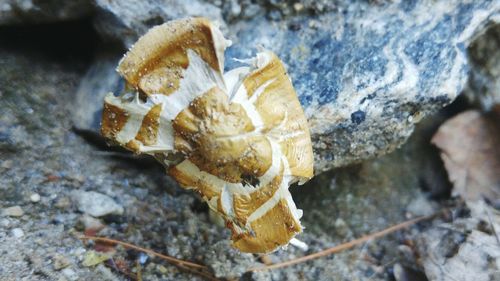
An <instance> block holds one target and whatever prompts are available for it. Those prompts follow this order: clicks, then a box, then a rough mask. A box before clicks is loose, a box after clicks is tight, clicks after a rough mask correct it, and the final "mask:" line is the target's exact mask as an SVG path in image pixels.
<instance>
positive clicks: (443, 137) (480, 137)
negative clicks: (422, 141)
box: [431, 110, 500, 205]
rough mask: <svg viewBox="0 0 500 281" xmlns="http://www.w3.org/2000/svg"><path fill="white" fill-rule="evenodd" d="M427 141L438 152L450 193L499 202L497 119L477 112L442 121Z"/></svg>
mask: <svg viewBox="0 0 500 281" xmlns="http://www.w3.org/2000/svg"><path fill="white" fill-rule="evenodd" d="M431 142H432V143H433V144H435V145H436V146H437V147H438V148H439V149H440V150H441V158H442V159H443V161H444V165H445V168H446V170H447V171H448V176H449V178H450V181H451V182H452V183H453V186H454V189H453V193H454V194H456V195H460V196H462V197H463V198H464V199H465V200H472V201H475V200H478V199H480V198H486V199H488V200H490V201H492V202H495V205H497V203H500V119H498V117H494V116H487V115H485V114H483V113H481V112H479V111H477V110H469V111H465V112H463V113H461V114H459V115H457V116H455V117H453V118H451V119H450V120H448V121H446V122H445V123H444V124H443V125H441V127H440V128H439V130H438V131H437V132H436V134H435V135H434V137H433V138H432V140H431Z"/></svg>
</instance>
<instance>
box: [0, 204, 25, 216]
mask: <svg viewBox="0 0 500 281" xmlns="http://www.w3.org/2000/svg"><path fill="white" fill-rule="evenodd" d="M3 215H4V216H9V217H21V216H22V215H24V211H23V209H22V208H21V207H20V206H12V207H8V208H5V209H3Z"/></svg>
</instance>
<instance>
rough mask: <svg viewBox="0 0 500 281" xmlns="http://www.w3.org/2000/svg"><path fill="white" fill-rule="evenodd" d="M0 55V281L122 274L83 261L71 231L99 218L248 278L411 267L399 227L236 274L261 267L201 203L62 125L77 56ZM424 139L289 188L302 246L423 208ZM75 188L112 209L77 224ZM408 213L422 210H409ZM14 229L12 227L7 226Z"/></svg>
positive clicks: (113, 229) (177, 275)
mask: <svg viewBox="0 0 500 281" xmlns="http://www.w3.org/2000/svg"><path fill="white" fill-rule="evenodd" d="M0 54H1V55H0V66H1V67H0V85H7V86H6V87H5V86H4V87H3V88H2V89H1V91H2V96H1V98H0V106H1V107H2V108H4V109H6V111H4V114H3V115H1V116H0V129H1V130H0V132H1V134H0V137H1V141H0V153H1V155H2V157H1V158H0V206H20V207H21V208H22V209H23V210H24V215H23V216H22V217H0V226H1V227H0V253H8V254H2V255H0V264H2V266H1V267H0V279H1V280H10V279H11V278H12V277H13V276H15V277H16V278H18V279H23V278H24V279H27V280H46V279H49V280H59V279H60V278H66V279H70V280H103V279H106V278H114V279H116V280H125V279H126V277H125V275H124V274H122V273H119V272H117V271H116V270H114V269H113V266H112V264H111V263H108V264H107V265H106V266H104V265H103V264H100V265H97V266H89V267H86V266H84V264H83V260H84V259H85V257H86V256H87V254H88V253H89V252H90V251H91V250H92V249H93V247H92V244H90V245H85V244H84V243H82V242H81V241H80V240H79V239H78V236H80V235H82V233H83V231H85V230H87V231H96V230H98V229H101V228H102V227H104V228H102V229H101V230H99V231H98V232H97V233H96V234H98V235H102V236H106V237H111V238H117V239H120V240H124V241H128V242H131V243H134V244H136V245H140V246H143V247H147V248H152V249H155V250H157V251H159V252H162V253H165V254H168V255H171V256H174V257H177V258H182V259H187V260H191V261H195V262H199V263H203V264H206V265H207V266H209V267H210V268H211V269H212V270H213V272H214V274H215V275H217V276H219V277H234V278H239V277H241V276H242V274H243V277H241V278H248V279H243V280H283V279H292V280H294V279H295V278H296V277H297V276H303V278H304V279H309V280H311V279H317V278H319V276H321V279H322V280H352V278H357V279H365V278H371V280H384V279H387V278H391V276H392V273H391V267H392V264H391V263H392V262H393V261H394V260H397V261H399V262H400V263H401V264H405V265H406V266H415V265H414V264H412V263H411V256H412V253H411V251H410V253H409V255H408V256H409V257H410V258H407V257H402V255H401V253H400V250H398V245H400V244H401V243H402V242H401V241H406V240H407V239H411V237H412V233H411V232H404V233H400V234H399V235H393V236H389V237H388V238H386V239H383V240H379V241H374V242H370V243H368V244H367V245H365V246H364V247H361V248H357V249H353V250H351V251H346V252H343V253H341V254H338V255H335V256H330V257H326V258H323V259H318V260H315V261H312V262H308V263H303V264H300V265H297V266H294V267H290V268H285V269H282V270H274V271H271V272H260V273H245V271H246V270H247V269H248V268H249V267H255V266H261V265H262V263H261V261H260V259H259V258H258V257H257V256H253V255H248V254H242V253H239V252H238V251H235V250H234V249H232V248H230V245H229V243H228V240H229V235H230V233H229V231H227V230H225V229H224V228H223V227H221V226H218V225H216V224H214V223H213V222H212V221H211V220H210V218H209V213H208V210H207V208H206V205H205V204H204V203H203V202H202V201H201V199H199V198H197V197H196V195H195V194H194V193H192V192H189V191H185V190H183V189H181V188H179V187H178V186H177V185H176V184H175V183H174V182H173V181H172V180H171V179H170V178H168V177H167V176H165V173H164V171H163V169H162V168H161V167H160V166H159V165H157V164H156V163H155V162H153V161H144V159H142V160H141V159H134V161H130V159H128V158H130V157H128V158H123V155H122V154H116V153H114V152H109V151H104V150H101V148H99V147H95V146H92V145H90V144H88V143H87V142H86V141H84V140H83V139H82V138H80V137H79V136H78V135H77V134H75V132H74V131H72V130H71V121H70V118H67V116H69V115H71V114H72V112H73V106H78V105H75V103H74V100H75V95H76V89H77V83H78V80H79V79H80V78H81V77H82V76H83V75H84V73H83V71H82V68H81V67H79V66H78V65H79V63H78V62H72V63H68V64H66V63H62V62H57V61H52V60H50V59H47V58H45V57H44V56H39V55H33V54H29V53H24V52H22V53H20V52H18V51H10V50H2V49H0ZM47 112H51V113H52V114H47ZM429 138H430V136H428V134H422V135H417V136H415V138H414V139H413V140H412V141H410V142H409V143H408V144H407V145H405V146H404V147H403V149H402V150H399V151H397V152H396V153H393V154H390V155H387V156H385V157H382V158H380V159H377V160H373V161H368V162H365V163H363V164H360V165H357V166H354V167H351V168H343V169H341V170H339V171H336V172H335V173H325V174H323V175H321V176H320V177H318V178H317V179H315V180H314V181H313V182H312V183H310V184H308V185H305V186H301V187H293V188H292V192H293V193H294V194H293V195H294V198H295V199H296V202H297V204H298V207H300V208H302V209H304V219H303V224H304V226H305V228H306V229H305V232H304V233H303V234H301V235H300V237H299V238H300V239H301V240H303V241H305V242H306V243H308V245H309V250H308V251H307V252H306V253H312V252H315V251H318V250H321V249H324V248H327V247H330V246H333V245H335V244H338V243H341V242H345V241H348V240H350V239H352V238H354V237H358V236H361V235H363V234H365V233H368V232H372V231H375V230H379V229H383V228H385V227H387V226H389V225H391V224H394V223H397V222H400V221H403V220H405V219H406V218H407V216H412V214H411V213H409V210H408V208H407V206H410V205H418V206H421V208H429V206H431V207H432V208H435V204H436V203H435V202H431V203H430V205H429V204H418V201H419V200H421V198H422V197H426V193H424V192H422V191H421V184H422V182H424V183H429V182H432V183H434V184H436V185H439V181H438V180H436V178H437V179H440V178H441V179H442V178H445V177H444V176H443V175H441V176H436V175H435V173H434V171H436V170H437V169H436V166H435V165H436V164H437V165H438V166H439V162H435V161H434V160H433V159H432V158H429V157H428V155H429V153H431V152H432V151H433V150H432V147H430V146H429V144H428V139H429ZM436 157H437V158H436V159H439V158H438V156H437V154H436ZM415 171H419V172H418V173H416V172H415ZM436 189H439V188H436ZM75 190H77V191H84V192H91V191H92V192H99V193H101V194H105V195H107V196H110V197H113V198H114V199H115V200H116V202H117V203H118V204H120V205H121V206H123V208H124V213H123V214H122V215H108V216H104V217H102V218H101V219H100V220H99V221H91V222H89V220H88V218H86V215H85V214H82V213H81V212H80V211H78V206H77V205H76V204H72V201H71V198H72V194H73V192H74V191H75ZM33 193H37V194H39V195H40V201H38V202H36V203H34V202H32V201H31V200H30V197H31V195H32V194H33ZM419 198H420V199H419ZM417 199H418V200H417ZM413 201H417V203H412V202H413ZM421 208H420V209H421ZM415 210H416V211H415ZM412 211H413V212H417V213H418V212H424V211H428V210H419V208H418V207H412ZM21 231H22V233H23V234H24V235H19V234H20V233H21ZM407 235H408V236H407ZM304 254H305V253H304V252H303V251H302V250H300V249H298V248H295V247H292V246H289V247H288V248H287V249H285V250H280V251H278V252H276V253H274V254H272V255H271V256H270V257H269V258H270V259H271V260H273V261H280V260H288V259H291V258H294V257H298V256H301V255H304ZM137 256H138V254H137V253H135V252H133V251H132V252H131V251H125V250H123V249H121V248H118V251H117V253H116V254H115V255H114V256H113V258H114V260H115V261H122V262H124V263H128V264H129V266H130V267H131V268H132V269H133V268H134V266H135V264H136V263H135V257H137ZM61 260H63V261H64V266H65V267H64V268H62V266H61ZM386 264H387V266H386ZM416 270H419V269H418V268H417V269H416ZM244 273H245V274H244ZM142 274H143V275H142V277H143V280H193V279H196V278H197V277H196V276H193V275H189V274H188V273H186V272H183V271H180V270H178V269H177V268H175V267H172V266H170V265H168V264H166V263H164V262H162V261H160V260H158V259H148V260H147V261H146V262H144V264H143V265H142ZM110 276H111V277H110Z"/></svg>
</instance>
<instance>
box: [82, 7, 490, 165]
mask: <svg viewBox="0 0 500 281" xmlns="http://www.w3.org/2000/svg"><path fill="white" fill-rule="evenodd" d="M101 2H102V1H97V3H98V5H99V7H100V9H101V16H98V17H97V21H98V22H99V21H100V20H103V21H104V20H110V19H113V20H112V21H113V23H110V24H99V23H97V26H98V27H99V30H101V33H102V34H103V35H104V36H108V37H113V38H119V39H120V40H121V42H123V44H124V45H125V46H130V44H131V43H132V42H133V41H134V40H135V39H136V38H137V37H138V36H139V35H141V34H143V33H144V32H145V31H146V30H147V28H148V27H150V26H151V25H154V24H159V23H162V22H164V21H166V20H168V19H171V18H175V17H179V16H189V15H193V14H197V15H202V16H208V17H210V18H214V17H215V18H217V17H218V15H219V14H218V11H217V9H218V8H217V9H215V10H214V9H213V8H208V7H210V6H209V4H203V5H202V4H200V3H201V2H199V1H187V2H185V3H195V4H194V6H189V9H188V8H187V5H188V4H182V5H181V6H180V8H179V10H181V11H182V10H186V11H187V10H189V12H186V13H182V14H181V13H178V12H169V11H175V10H176V8H178V7H179V5H180V4H179V3H180V1H179V2H178V1H172V2H170V6H166V5H165V4H166V2H165V1H159V0H155V1H153V0H150V1H146V2H144V4H139V3H143V2H137V3H136V2H134V3H133V4H132V2H131V1H114V2H111V3H108V2H104V3H101ZM213 2H214V3H215V2H216V1H213ZM233 2H234V1H233ZM247 2H248V1H237V2H235V4H234V5H239V6H241V7H244V6H245V5H247V4H248V3H247ZM322 2H323V1H321V3H322ZM370 2H371V1H355V2H353V3H351V2H349V1H345V2H344V1H333V2H332V3H331V4H329V5H326V4H325V5H320V4H321V3H320V2H318V5H313V4H311V3H312V2H311V1H301V2H300V3H299V4H300V5H298V6H297V5H288V4H283V5H285V6H286V5H288V6H286V9H292V10H290V11H291V12H286V11H285V10H286V9H285V8H283V7H282V4H275V3H278V2H277V1H263V2H261V3H264V4H262V6H260V9H259V12H256V13H254V14H253V18H251V19H249V20H247V18H248V17H245V16H242V15H240V13H239V12H238V9H236V8H234V9H235V11H233V12H231V10H232V9H233V8H232V6H231V5H229V6H230V7H226V6H227V5H224V4H222V3H219V4H220V5H219V7H221V9H222V11H223V14H225V15H226V14H228V13H230V14H231V13H232V16H231V17H226V19H227V20H231V23H230V24H228V29H227V30H226V31H225V33H226V37H228V38H229V39H231V40H233V41H234V45H233V46H232V47H231V48H229V49H228V51H227V53H226V62H228V65H227V67H228V68H233V67H234V66H235V65H237V62H235V61H232V60H231V58H246V57H250V56H252V55H253V54H254V53H255V52H256V48H257V46H259V45H260V46H263V47H265V48H267V49H271V50H273V51H274V52H276V53H277V54H278V55H279V56H280V58H281V59H282V60H283V61H284V62H285V63H286V64H287V65H288V71H289V72H290V75H291V77H292V80H293V82H294V85H295V87H296V90H297V93H298V95H299V99H300V101H301V103H302V105H303V106H304V108H305V111H306V114H307V116H308V119H309V124H310V128H311V133H312V139H313V143H314V144H313V146H314V152H315V156H316V159H315V165H316V171H317V173H319V172H322V171H325V170H328V169H331V168H333V167H341V166H345V165H348V164H351V163H354V162H359V161H361V160H363V159H367V158H370V157H373V156H377V155H381V154H384V153H387V152H390V151H392V150H394V149H395V148H397V147H398V146H399V145H401V144H402V143H403V142H405V141H406V139H407V138H408V137H409V136H410V134H411V133H412V132H413V129H414V125H415V124H416V123H417V122H419V121H420V120H421V119H422V118H423V117H424V116H426V115H428V114H430V113H433V112H435V111H436V110H437V109H439V108H441V107H443V106H445V105H447V104H449V103H450V102H451V101H453V100H454V99H455V98H456V97H457V95H458V94H459V93H460V92H461V91H462V89H463V88H464V85H465V83H466V81H467V78H468V69H469V62H468V58H467V54H466V51H467V46H469V45H470V43H471V40H472V39H473V38H474V37H475V36H477V35H478V34H481V33H482V32H484V31H485V30H486V27H487V25H488V24H491V23H495V22H497V21H498V20H499V19H500V17H499V15H500V14H499V11H500V2H499V1H487V0H480V1H473V0H468V1H445V0H441V1H430V0H427V1H378V2H379V3H381V4H373V3H370ZM182 3H184V2H182ZM232 5H233V4H232ZM301 5H302V6H301ZM202 7H205V9H203V10H200V9H199V8H202ZM301 7H302V8H301ZM240 10H241V11H243V10H244V9H243V8H242V9H240ZM275 12H278V13H279V15H280V16H278V17H274V16H272V15H273V13H275ZM310 12H312V15H311V13H310ZM152 19H157V20H156V21H154V20H152ZM117 34H122V35H120V36H118V35H117ZM97 63H99V62H97ZM110 69H111V68H110ZM110 75H116V74H110ZM87 79H88V80H91V81H96V80H98V79H99V77H97V76H95V77H87ZM100 79H104V80H105V81H110V80H113V79H115V78H112V79H108V78H104V77H102V76H101V77H100ZM83 83H86V82H85V81H84V82H83ZM103 83H104V84H105V83H107V82H103ZM103 88H104V87H103ZM119 90H120V89H119V88H113V89H106V92H107V91H114V92H116V91H119ZM101 95H102V92H100V93H97V94H96V97H100V96H101ZM82 108H84V109H85V108H86V107H85V106H83V107H82ZM99 109H100V108H95V105H92V107H91V108H89V109H88V112H89V114H93V116H99V114H97V113H96V112H98V111H99ZM88 124H98V122H97V121H95V119H94V121H93V122H88ZM87 128H89V127H87ZM90 129H93V130H94V131H97V129H98V128H97V127H91V128H90Z"/></svg>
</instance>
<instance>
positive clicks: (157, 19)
mask: <svg viewBox="0 0 500 281" xmlns="http://www.w3.org/2000/svg"><path fill="white" fill-rule="evenodd" d="M95 5H96V6H97V17H95V21H94V22H95V27H96V29H97V30H98V31H99V32H100V33H101V34H102V35H104V36H106V37H108V38H111V39H114V40H118V41H121V42H123V43H124V44H125V46H127V47H130V46H131V45H132V44H133V43H134V42H135V41H136V40H137V39H138V38H139V36H141V35H142V34H144V33H145V32H146V31H147V30H148V29H149V28H151V27H153V26H155V25H158V24H161V23H164V22H166V21H169V20H171V19H175V18H180V17H194V16H204V17H208V18H210V19H212V20H216V21H219V22H220V23H221V24H223V23H224V21H223V20H222V16H221V12H220V9H218V8H217V7H215V6H213V5H211V4H208V3H205V2H204V1H202V0H190V1H185V0H145V1H135V0H121V1H108V0H95Z"/></svg>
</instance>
